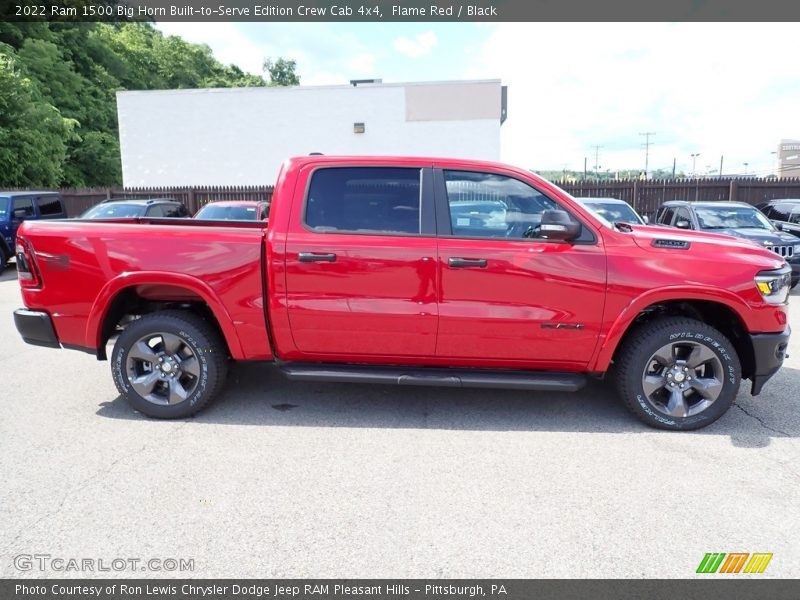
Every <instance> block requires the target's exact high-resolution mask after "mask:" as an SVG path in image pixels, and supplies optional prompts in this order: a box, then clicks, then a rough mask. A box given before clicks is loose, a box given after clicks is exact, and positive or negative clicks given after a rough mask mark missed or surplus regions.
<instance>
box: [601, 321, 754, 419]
mask: <svg viewBox="0 0 800 600" xmlns="http://www.w3.org/2000/svg"><path fill="white" fill-rule="evenodd" d="M701 359H702V360H703V362H702V363H701V364H699V366H696V367H695V365H696V363H698V362H699V361H700V360H701ZM614 366H615V383H616V386H617V391H618V393H619V395H620V397H621V398H622V400H623V402H624V403H625V406H627V408H628V410H630V411H631V412H632V413H633V414H634V415H635V416H636V417H637V418H639V419H640V420H641V421H643V422H644V423H646V424H647V425H650V426H651V427H656V428H659V429H670V430H681V431H686V430H691V429H700V428H701V427H705V426H707V425H710V424H711V423H713V422H714V421H716V420H717V419H719V418H720V417H721V416H722V415H723V414H725V412H726V411H727V410H728V409H729V408H730V407H731V405H732V404H733V401H734V399H735V398H736V394H737V393H738V391H739V384H740V382H741V373H742V371H741V364H740V361H739V357H738V355H737V353H736V350H735V348H734V346H733V344H731V342H730V340H728V338H726V337H725V336H724V335H723V334H722V333H720V332H719V331H717V330H716V329H715V328H713V327H711V326H710V325H706V324H705V323H703V322H701V321H697V320H695V319H690V318H686V317H665V318H660V319H657V320H654V321H650V322H648V323H645V324H643V325H641V326H639V327H637V328H636V329H635V330H633V331H631V333H630V335H629V336H628V337H627V339H626V340H625V342H624V343H623V345H622V346H621V347H620V349H619V351H618V352H617V355H616V357H615V360H614ZM662 382H663V386H661V387H659V386H660V385H661V383H662ZM684 390H685V391H684ZM681 397H683V401H681ZM712 397H713V399H712ZM673 399H675V400H673ZM670 407H672V409H670Z"/></svg>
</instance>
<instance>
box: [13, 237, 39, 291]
mask: <svg viewBox="0 0 800 600" xmlns="http://www.w3.org/2000/svg"><path fill="white" fill-rule="evenodd" d="M16 250H17V277H18V278H19V285H20V286H21V287H25V288H38V287H40V286H41V284H42V282H41V280H40V279H39V273H38V272H37V270H36V263H35V262H34V260H33V251H32V250H31V247H30V244H28V242H26V241H25V240H22V239H20V238H17V247H16Z"/></svg>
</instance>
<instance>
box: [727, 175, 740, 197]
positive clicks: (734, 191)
mask: <svg viewBox="0 0 800 600" xmlns="http://www.w3.org/2000/svg"><path fill="white" fill-rule="evenodd" d="M738 192H739V184H738V183H737V181H736V180H735V179H731V185H730V188H729V190H728V200H729V201H731V202H735V201H736V196H737V195H738Z"/></svg>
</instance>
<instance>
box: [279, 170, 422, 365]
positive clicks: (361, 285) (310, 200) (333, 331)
mask: <svg viewBox="0 0 800 600" xmlns="http://www.w3.org/2000/svg"><path fill="white" fill-rule="evenodd" d="M430 173H431V171H430V169H423V168H420V167H408V168H396V167H388V166H387V167H381V166H377V165H371V166H364V167H352V166H348V167H336V166H331V167H328V166H326V167H325V168H320V169H317V170H316V171H313V172H311V170H310V169H309V171H307V172H303V173H301V174H300V177H299V179H298V189H300V190H307V191H306V193H305V200H304V202H302V203H300V202H298V201H297V200H295V203H294V204H293V206H292V213H293V215H292V219H291V223H292V225H291V226H290V230H289V234H288V237H287V245H286V308H287V311H288V316H289V325H290V328H291V333H292V338H293V340H294V343H295V346H296V347H297V350H298V351H299V352H300V353H301V354H302V355H305V357H306V358H308V359H315V360H330V361H336V360H337V359H338V358H339V357H341V358H342V359H343V360H351V361H352V360H356V359H357V357H359V356H360V357H364V358H366V359H369V358H370V357H381V356H384V357H391V356H432V355H433V354H434V352H435V346H436V326H437V320H438V312H437V304H436V300H437V297H436V296H437V285H436V238H435V235H434V233H435V225H434V220H433V204H432V193H424V190H426V189H428V188H430V189H432V184H430V185H428V184H427V183H426V181H425V178H426V177H427V178H429V177H430ZM296 197H297V196H296ZM428 214H430V218H428V217H426V215H428Z"/></svg>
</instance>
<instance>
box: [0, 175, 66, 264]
mask: <svg viewBox="0 0 800 600" xmlns="http://www.w3.org/2000/svg"><path fill="white" fill-rule="evenodd" d="M66 216H67V211H66V210H65V209H64V201H63V200H62V199H61V195H60V194H59V193H58V192H31V191H22V192H3V191H0V273H2V272H3V269H5V267H6V264H7V263H8V260H9V259H10V258H11V257H12V256H14V255H15V254H16V252H15V250H14V248H15V245H16V239H17V229H18V228H19V226H20V224H21V223H22V222H23V221H29V220H32V219H64V218H66Z"/></svg>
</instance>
